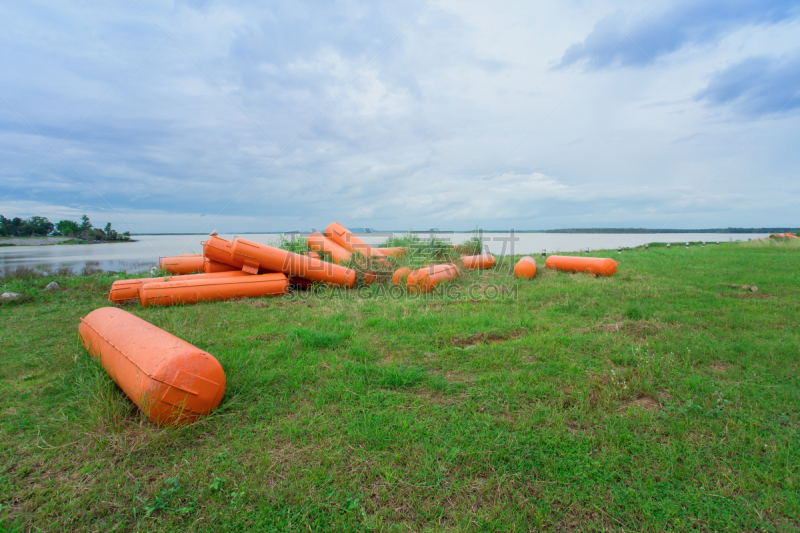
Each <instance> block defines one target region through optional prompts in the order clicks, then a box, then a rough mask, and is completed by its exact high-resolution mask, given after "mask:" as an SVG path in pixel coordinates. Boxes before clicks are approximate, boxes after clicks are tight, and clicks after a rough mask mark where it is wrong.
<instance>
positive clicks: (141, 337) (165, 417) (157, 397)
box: [78, 307, 225, 425]
mask: <svg viewBox="0 0 800 533" xmlns="http://www.w3.org/2000/svg"><path fill="white" fill-rule="evenodd" d="M78 332H79V333H80V337H81V341H82V342H83V345H84V346H85V347H86V349H87V350H88V351H89V354H90V355H91V356H92V357H94V358H95V359H97V360H99V361H100V364H102V365H103V368H105V370H106V372H108V375H109V376H111V379H113V380H114V381H115V382H116V383H117V385H119V387H120V388H121V389H122V392H124V393H125V394H127V395H128V398H130V399H131V400H132V401H133V403H135V404H136V405H137V406H138V407H139V409H141V410H142V411H143V412H144V414H145V415H146V416H147V417H148V418H149V419H150V420H152V421H153V422H155V423H156V424H159V425H178V424H185V423H187V422H191V421H193V420H196V419H197V418H200V417H202V416H205V415H207V414H209V413H210V412H211V411H212V410H213V409H214V408H215V407H217V406H218V405H219V402H220V401H222V396H223V395H224V394H225V372H224V371H223V370H222V365H220V364H219V361H217V360H216V358H214V356H213V355H211V354H209V353H207V352H204V351H203V350H200V349H199V348H196V347H194V346H192V345H191V344H189V343H188V342H185V341H182V340H181V339H179V338H178V337H175V336H174V335H170V334H169V333H167V332H166V331H164V330H162V329H160V328H157V327H156V326H154V325H152V324H150V323H149V322H145V321H144V320H142V319H141V318H139V317H137V316H134V315H132V314H130V313H128V312H126V311H123V310H122V309H118V308H116V307H101V308H100V309H96V310H94V311H92V312H91V313H89V314H88V315H86V317H85V318H82V319H81V325H80V327H79V328H78Z"/></svg>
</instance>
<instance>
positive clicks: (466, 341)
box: [450, 328, 527, 348]
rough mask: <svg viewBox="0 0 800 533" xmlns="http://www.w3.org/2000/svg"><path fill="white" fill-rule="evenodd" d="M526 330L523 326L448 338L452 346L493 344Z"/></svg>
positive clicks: (464, 346)
mask: <svg viewBox="0 0 800 533" xmlns="http://www.w3.org/2000/svg"><path fill="white" fill-rule="evenodd" d="M526 332H527V330H526V329H525V328H521V329H515V330H512V331H504V332H493V331H484V332H482V333H473V334H472V335H466V336H463V335H462V336H457V337H453V338H452V339H450V344H452V345H453V346H458V347H459V348H466V347H467V346H474V345H478V344H495V343H498V342H503V341H507V340H513V339H518V338H519V337H521V336H522V335H523V334H525V333H526Z"/></svg>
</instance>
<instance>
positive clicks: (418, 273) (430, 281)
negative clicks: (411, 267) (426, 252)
mask: <svg viewBox="0 0 800 533" xmlns="http://www.w3.org/2000/svg"><path fill="white" fill-rule="evenodd" d="M458 274H459V270H458V267H457V266H456V265H454V264H452V263H450V264H446V265H433V266H430V267H426V268H419V269H417V270H415V271H413V272H411V273H409V274H408V278H407V279H406V285H407V287H408V290H410V291H420V292H430V291H432V290H433V289H435V288H436V286H437V285H439V284H440V283H441V282H443V281H445V280H452V279H455V278H456V276H458Z"/></svg>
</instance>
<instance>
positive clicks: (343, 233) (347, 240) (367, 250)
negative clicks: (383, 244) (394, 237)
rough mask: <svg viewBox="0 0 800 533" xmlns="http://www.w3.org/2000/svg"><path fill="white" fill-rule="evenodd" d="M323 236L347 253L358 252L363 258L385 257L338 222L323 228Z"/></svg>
mask: <svg viewBox="0 0 800 533" xmlns="http://www.w3.org/2000/svg"><path fill="white" fill-rule="evenodd" d="M325 235H326V236H327V237H328V238H329V239H330V240H332V241H333V242H335V243H336V244H338V245H339V246H341V247H342V248H344V249H346V250H347V251H349V252H358V253H360V254H361V255H363V256H364V257H385V256H384V255H383V254H382V253H380V252H379V251H378V250H377V249H376V248H373V247H372V246H370V245H369V244H367V243H366V242H365V241H364V240H363V239H360V238H358V237H356V236H355V235H353V232H351V231H350V230H348V229H347V228H345V227H344V226H342V225H341V224H339V223H338V222H334V223H332V224H330V225H329V226H328V227H327V228H325Z"/></svg>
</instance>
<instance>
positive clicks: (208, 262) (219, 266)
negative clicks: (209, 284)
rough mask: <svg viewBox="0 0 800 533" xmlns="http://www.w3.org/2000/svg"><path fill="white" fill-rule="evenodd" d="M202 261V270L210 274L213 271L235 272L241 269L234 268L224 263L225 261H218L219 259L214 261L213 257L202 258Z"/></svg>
mask: <svg viewBox="0 0 800 533" xmlns="http://www.w3.org/2000/svg"><path fill="white" fill-rule="evenodd" d="M204 259H205V261H203V272H205V273H206V274H212V273H215V272H236V271H241V269H240V268H236V267H235V266H231V265H226V264H225V263H220V262H219V261H214V260H213V259H209V258H208V257H206V258H204Z"/></svg>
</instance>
